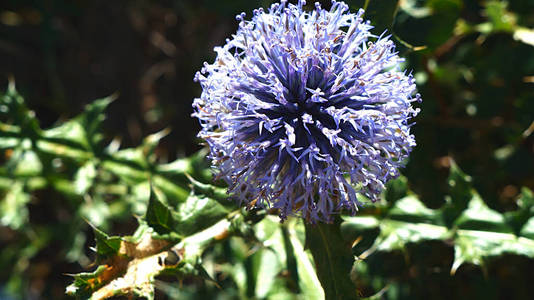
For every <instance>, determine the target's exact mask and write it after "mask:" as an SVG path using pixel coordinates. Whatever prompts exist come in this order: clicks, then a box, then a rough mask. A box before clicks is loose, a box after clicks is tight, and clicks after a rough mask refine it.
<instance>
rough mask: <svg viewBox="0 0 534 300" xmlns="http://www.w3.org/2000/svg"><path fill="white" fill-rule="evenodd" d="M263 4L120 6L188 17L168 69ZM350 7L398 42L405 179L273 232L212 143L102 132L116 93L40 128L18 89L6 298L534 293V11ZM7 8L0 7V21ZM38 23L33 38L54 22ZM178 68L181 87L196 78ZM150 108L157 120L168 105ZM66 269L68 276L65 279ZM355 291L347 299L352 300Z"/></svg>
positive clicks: (5, 129)
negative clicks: (417, 96) (406, 113)
mask: <svg viewBox="0 0 534 300" xmlns="http://www.w3.org/2000/svg"><path fill="white" fill-rule="evenodd" d="M22 2H24V3H26V4H27V5H28V6H29V7H30V6H31V5H33V4H29V2H25V1H22ZM53 2H54V3H55V4H56V6H57V4H58V3H60V2H61V3H63V1H53ZM245 2H246V3H245ZM260 2H261V3H259V2H253V1H238V2H236V3H232V4H230V3H229V2H228V3H226V2H224V3H223V2H222V1H213V0H204V1H200V3H201V4H203V5H204V6H202V5H198V3H195V4H188V3H187V1H185V2H184V1H178V2H176V3H175V4H173V5H175V6H174V7H172V8H169V7H166V5H168V4H164V3H163V2H160V1H152V2H150V1H139V2H135V5H134V4H128V5H125V6H128V9H130V10H131V11H132V15H131V16H130V15H128V16H130V17H131V18H132V20H133V19H135V18H137V17H138V16H137V14H140V15H142V14H143V13H145V12H144V11H147V12H151V13H154V12H158V11H165V13H166V14H165V17H164V18H163V17H161V18H152V17H150V18H147V20H148V19H165V22H167V21H168V22H170V23H172V20H173V17H176V18H177V20H179V22H178V23H179V24H181V22H182V21H183V22H189V23H185V24H188V25H187V26H191V28H189V27H187V28H188V30H187V32H194V33H195V34H192V35H187V36H186V37H184V39H187V43H183V44H184V45H183V46H180V47H178V48H179V49H180V51H177V53H178V54H177V55H182V54H181V53H182V52H183V53H184V54H183V55H185V58H187V59H184V58H183V57H182V58H180V57H177V58H176V59H177V60H180V64H181V63H182V62H181V61H187V64H190V65H191V66H193V65H200V63H201V62H200V61H198V62H197V61H195V62H190V61H189V56H191V55H192V54H194V55H193V56H194V59H196V60H205V59H207V58H206V56H207V55H211V54H208V52H207V51H211V47H207V48H209V49H207V50H206V49H204V48H206V41H207V40H209V39H211V38H213V37H212V36H209V37H208V36H207V33H205V32H204V33H203V32H202V30H204V31H207V32H212V31H213V28H212V27H213V24H215V23H214V22H219V23H216V24H217V26H219V25H221V26H220V30H221V31H223V30H226V31H227V32H231V30H234V29H233V28H226V27H228V25H227V24H226V23H224V22H221V20H220V19H217V17H221V16H222V18H224V20H226V19H228V20H231V18H232V17H233V15H235V14H237V13H240V12H241V11H246V12H247V13H248V12H250V10H251V9H253V8H256V7H258V6H260V5H261V6H264V7H265V6H266V5H268V3H267V2H269V1H260ZM347 2H348V4H349V5H350V6H351V9H353V10H355V9H358V8H359V7H365V8H366V14H365V16H364V17H365V18H368V19H370V20H372V22H373V25H374V26H376V31H375V33H376V34H380V33H382V32H383V31H384V30H387V33H386V34H392V35H393V37H394V39H396V42H397V44H398V45H399V51H400V52H401V55H402V56H404V57H406V59H407V60H406V64H407V66H408V67H407V68H408V69H413V70H414V75H415V79H416V81H417V84H418V87H419V91H420V93H421V94H422V98H423V103H422V104H421V109H422V112H421V114H420V115H419V116H418V118H417V120H416V121H417V123H418V125H417V126H414V133H415V135H416V137H417V141H418V146H417V147H416V148H415V150H414V152H413V153H412V154H411V157H410V162H409V163H408V165H407V168H406V169H405V170H404V171H403V176H401V177H399V178H397V179H396V180H393V181H390V182H389V183H388V186H387V189H386V191H385V192H384V197H383V200H382V201H379V202H378V203H366V206H365V207H364V208H362V210H361V211H360V212H359V213H358V214H357V215H355V216H345V215H344V216H341V218H342V219H343V222H342V223H341V225H340V231H338V228H335V227H329V226H327V225H318V226H315V227H314V226H309V227H308V228H306V226H304V224H302V222H301V221H300V220H297V219H294V218H290V219H289V220H287V221H286V222H285V223H283V224H280V222H279V220H278V219H277V218H276V217H274V216H272V215H270V211H257V210H246V209H244V208H239V207H237V205H236V204H235V203H234V202H233V201H231V200H229V199H228V197H229V196H228V195H227V193H226V188H225V187H224V184H221V183H220V182H213V181H212V176H211V171H210V170H209V168H208V164H207V162H206V159H205V156H206V154H207V152H206V151H205V150H201V151H199V152H198V153H196V154H194V155H192V156H190V157H185V158H179V159H176V160H173V161H165V160H164V159H163V158H162V157H163V155H161V151H160V150H161V149H162V148H163V146H162V145H160V141H161V140H162V139H164V138H165V137H166V136H167V135H168V134H172V133H170V130H167V129H165V130H162V131H160V132H157V133H155V134H152V135H149V136H147V137H145V138H144V139H143V141H142V142H141V143H140V144H139V145H138V146H136V147H124V146H121V145H120V142H118V139H113V140H110V139H109V136H106V135H105V134H104V130H103V127H106V126H107V125H106V126H104V119H105V111H106V109H108V108H109V107H110V106H113V105H116V104H117V103H113V100H114V99H115V96H111V97H107V98H103V99H99V100H96V101H94V102H93V103H91V104H89V105H87V106H86V107H85V109H84V110H83V111H82V112H81V113H80V114H79V115H78V116H75V117H73V118H70V119H68V120H66V121H58V122H57V123H56V124H55V125H53V126H51V127H50V128H49V127H48V126H41V124H46V122H40V121H39V120H43V119H41V118H37V116H36V115H35V113H34V112H33V111H32V110H31V109H30V108H29V107H28V106H27V105H26V103H25V101H24V99H23V97H22V96H21V95H20V94H19V92H18V91H17V90H16V89H15V85H14V83H13V81H12V82H10V83H9V85H8V87H7V90H6V91H5V92H4V93H2V94H0V162H1V164H0V268H2V270H3V271H2V272H0V298H3V296H4V295H3V292H4V291H5V292H6V293H7V294H8V295H9V296H11V297H15V298H21V299H24V298H29V297H34V296H35V295H30V294H29V293H33V291H34V289H37V290H40V291H45V292H42V293H43V295H40V297H41V298H50V299H60V298H62V297H64V295H63V293H64V287H65V286H67V285H68V284H69V283H70V285H69V286H68V288H67V292H68V294H69V295H75V296H77V297H78V298H80V299H90V298H92V299H104V298H106V297H111V296H118V295H120V294H127V295H136V297H141V298H147V299H152V298H165V297H167V298H169V299H199V298H201V299H323V298H325V297H327V298H328V299H335V298H336V297H338V298H339V296H338V295H339V294H342V295H343V298H347V297H349V296H355V297H357V296H366V297H370V299H383V298H386V299H413V298H425V299H436V298H438V299H441V298H444V297H446V298H451V299H455V298H474V299H477V298H484V299H495V298H517V299H527V298H529V297H531V287H530V281H528V280H530V277H531V276H530V275H529V274H532V268H533V267H534V259H533V258H534V250H533V249H534V195H533V193H532V191H531V189H532V187H533V182H534V181H533V179H534V173H533V169H532V168H531V167H530V166H531V165H534V159H533V158H534V156H533V155H532V149H533V148H532V145H533V143H532V137H533V135H532V133H533V131H534V127H533V126H534V123H532V116H533V115H534V106H533V105H532V103H534V102H533V101H532V100H533V98H532V92H531V89H532V82H533V79H532V74H534V73H533V72H534V56H533V53H534V52H533V51H532V45H534V40H533V38H532V37H533V29H532V27H533V24H534V23H533V22H532V21H533V18H532V11H534V10H533V9H534V7H533V6H532V4H529V3H528V1H493V0H492V1H478V2H476V1H475V2H472V1H471V2H470V1H459V0H429V1H419V0H404V1H379V0H366V1H363V0H362V1H353V2H350V1H347ZM80 3H81V2H80ZM26 4H21V5H23V6H24V10H26V6H25V5H26ZM80 5H81V4H80ZM107 5H115V4H113V2H109V4H107ZM121 5H123V4H121ZM152 5H154V6H155V7H157V9H153V7H152ZM308 5H309V6H310V7H312V6H313V3H309V4H308ZM134 6H135V7H134ZM197 6H198V7H197ZM145 7H149V8H152V9H144V8H145ZM142 10H144V11H143V13H140V12H139V11H142ZM39 11H40V10H39ZM9 13H12V12H10V11H8V13H6V11H4V10H2V11H1V14H0V21H1V22H2V25H0V26H4V25H5V24H7V23H5V22H6V20H8V19H6V18H8V17H9V16H10V14H9ZM21 15H22V14H21ZM29 15H30V14H28V16H29ZM199 16H200V19H202V20H203V21H206V24H207V25H206V26H207V27H205V28H204V29H202V27H195V26H200V25H199V24H201V23H203V22H198V19H199ZM206 16H209V17H206ZM144 17H146V16H144ZM24 18H27V16H26V15H24ZM47 18H48V17H47ZM208 19H213V20H214V21H211V23H210V22H208V21H209V20H208ZM47 20H48V21H47V22H48V23H47V24H49V25H46V24H45V25H43V29H45V30H43V32H47V29H46V28H47V27H46V26H49V27H51V25H50V24H56V23H57V22H51V21H52V19H47ZM143 20H145V19H143ZM187 20H189V21H187ZM191 20H193V21H191ZM217 20H218V21H217ZM143 22H144V21H143ZM143 22H141V23H139V24H145V23H143ZM225 22H226V21H225ZM228 22H230V21H228ZM58 24H62V26H69V22H59V23H58ZM88 24H92V23H90V22H89V23H88ZM136 24H137V23H136ZM147 24H148V23H147ZM158 24H159V23H158ZM193 24H194V25H193ZM145 25H146V24H145ZM145 25H143V26H145ZM62 26H59V27H62ZM143 26H141V27H143ZM146 26H150V24H149V25H146ZM154 26H156V27H157V30H156V31H157V32H160V30H162V29H161V28H162V27H161V26H160V25H157V24H156V25H154ZM225 26H226V27H225ZM22 27H24V26H22ZM2 28H4V27H2ZM24 28H26V27H24ZM143 28H144V27H143ZM147 28H148V27H147ZM184 28H186V27H184ZM230 29H231V30H230ZM39 30H41V29H39ZM48 30H51V29H50V28H49V29H48ZM154 30H155V29H154V28H151V29H150V30H147V32H156V31H154ZM195 30H196V31H195ZM182 31H184V30H176V32H182ZM6 32H9V30H7V29H6ZM66 32H67V31H66ZM69 32H70V31H69ZM73 32H75V31H73ZM151 34H152V33H151ZM21 36H24V35H21ZM73 36H75V35H73ZM126 36H127V35H126ZM62 38H65V36H62ZM167 38H168V39H169V41H166V42H169V43H170V42H172V41H173V40H172V38H171V37H170V36H167ZM114 39H117V40H118V41H120V44H122V43H123V42H124V39H120V37H118V36H114ZM6 40H7V42H6V43H5V45H8V46H9V45H11V44H10V43H12V44H14V45H17V43H14V42H13V40H10V38H9V36H7V37H6ZM43 40H45V38H43ZM58 40H61V39H58ZM66 40H67V39H66ZM149 40H150V41H151V42H150V43H152V42H153V41H154V40H155V39H154V38H153V36H152V35H151V36H150V39H149ZM16 41H18V35H17V40H15V42H16ZM51 43H52V42H51ZM150 43H147V44H150ZM2 44H3V45H4V43H2ZM190 45H193V46H192V47H194V49H193V50H192V49H188V48H187V47H190ZM47 47H49V46H47ZM8 48H9V47H8ZM97 48H101V47H100V45H98V47H97ZM47 49H48V50H47V51H50V53H51V52H54V51H55V50H53V51H51V50H52V48H47ZM57 52H58V53H62V52H61V51H57ZM147 52H151V51H147ZM152 52H154V53H158V55H159V53H160V52H159V51H152ZM197 52H198V53H200V54H197ZM72 56H75V55H72ZM80 56H83V55H80ZM157 59H158V60H159V59H160V57H159V56H158V57H157ZM16 62H17V66H18V64H19V63H20V60H18V59H17V60H16ZM129 63H130V62H129ZM46 64H47V65H53V63H50V62H49V61H48V62H47V63H46ZM191 66H188V68H192V67H191ZM194 68H195V70H196V69H197V67H194ZM187 72H191V70H189V69H187V71H186V72H185V73H186V75H184V76H185V78H192V77H193V76H192V74H190V75H188V74H189V73H187ZM51 73H53V72H52V71H51ZM177 73H178V74H181V73H183V70H180V71H179V72H177ZM52 75H53V74H52ZM108 75H109V74H108ZM113 75H115V74H113ZM39 76H43V77H47V76H48V74H47V75H43V74H39ZM17 77H18V76H17ZM106 78H107V77H106ZM181 79H183V78H180V81H181ZM76 80H78V79H76ZM136 80H137V78H136ZM187 80H189V79H187ZM187 80H186V81H187ZM161 81H163V79H162V80H161ZM88 84H89V83H88ZM180 84H181V85H180V87H179V92H180V94H179V96H180V98H179V99H180V101H183V102H187V103H190V100H188V99H192V98H193V97H196V96H198V91H197V90H195V88H197V87H196V85H195V88H188V86H187V84H186V83H183V82H180ZM182 84H183V86H182ZM192 84H194V83H191V85H192ZM171 85H172V86H175V85H176V81H175V80H174V81H171ZM21 86H22V85H21ZM184 87H185V88H184ZM25 88H28V89H30V90H29V91H23V94H25V95H28V94H29V95H33V97H31V98H37V96H39V97H40V96H41V95H40V93H41V89H40V88H36V87H34V86H25ZM112 88H113V87H112ZM155 90H157V89H155ZM193 92H194V93H195V94H194V95H193V94H192V93H193ZM164 95H166V98H170V99H167V100H165V101H169V102H171V103H175V102H178V101H175V100H176V99H175V97H168V95H167V94H165V93H164ZM28 98H30V97H28ZM161 98H162V99H163V98H165V97H161ZM162 99H160V101H164V100H162ZM30 100H32V101H37V102H32V107H35V108H36V109H37V111H39V110H43V109H42V107H39V105H38V103H39V102H38V101H42V103H45V105H44V106H46V107H47V109H50V110H58V111H57V113H63V114H65V112H64V111H63V112H61V111H59V108H58V104H57V103H56V102H55V101H57V100H58V99H50V98H47V97H44V96H43V100H40V99H30ZM128 100H131V99H128ZM69 101H75V100H74V99H72V100H69ZM42 103H41V105H40V106H43V104H42ZM68 103H69V104H67V106H68V105H70V103H71V102H68ZM35 104H37V105H35ZM155 105H156V108H154V109H153V110H154V111H156V110H157V109H160V110H163V109H162V108H161V107H157V105H160V104H155ZM167 105H169V103H167ZM173 105H174V104H173ZM170 107H175V106H172V105H171V106H170ZM186 107H190V105H189V104H187V105H186ZM132 110H133V109H132ZM132 110H130V111H129V113H131V111H132ZM170 110H176V111H183V109H170ZM45 113H46V110H45ZM110 114H112V113H111V112H110ZM186 114H189V112H187V113H186ZM147 115H148V114H147ZM39 116H41V113H39ZM169 116H171V117H172V116H174V117H176V118H177V119H178V118H183V119H185V118H188V116H185V115H184V116H178V117H177V116H175V115H173V114H171V113H170V114H169ZM167 118H170V117H167ZM45 119H46V118H45ZM164 120H165V119H164ZM166 120H168V119H166ZM165 122H166V121H162V123H163V125H164V126H168V123H165ZM40 123H41V124H40ZM160 128H161V127H160ZM178 129H179V128H174V129H173V130H174V132H175V131H177V130H178ZM191 136H192V135H191ZM180 143H184V142H183V141H182V140H180ZM185 143H190V144H191V143H192V141H186V142H185ZM126 144H131V142H130V143H128V142H127V143H126ZM167 146H168V145H165V147H167ZM180 147H181V144H180ZM184 147H185V146H184ZM170 149H172V147H170ZM191 149H192V148H191ZM453 157H454V160H452V158H453ZM456 162H457V163H456ZM460 166H461V168H460ZM462 169H463V170H465V172H464V171H462ZM468 174H469V175H468ZM529 187H530V188H529ZM362 201H363V202H365V201H366V200H365V199H362ZM134 228H137V229H136V230H135V232H134V233H133V234H131V235H130V233H131V232H132V231H133V230H132V229H134ZM108 233H109V234H108ZM93 238H94V241H93ZM351 245H352V249H351ZM91 246H94V248H91ZM321 247H323V248H324V249H323V250H324V251H323V250H321ZM89 250H94V251H93V252H90V251H89ZM350 250H352V254H353V255H354V256H352V255H351V253H350ZM353 258H355V260H356V261H355V263H354V265H353V266H351V264H352V263H351V262H352V260H353ZM43 261H44V262H43ZM93 261H96V265H94V263H93ZM58 265H59V267H57V266H58ZM332 268H333V269H332ZM350 268H352V270H351V269H350ZM316 270H318V272H316ZM85 271H87V272H85ZM349 271H350V276H349V275H348V273H349ZM66 272H69V273H76V272H78V274H75V275H72V276H73V278H67V277H66V276H63V275H61V274H63V273H66ZM529 276H530V277H529ZM43 278H46V281H44V279H43ZM48 278H50V279H48ZM134 279H135V280H134ZM68 280H70V281H71V282H69V283H67V281H68ZM58 282H59V283H58ZM353 282H354V283H355V286H356V288H357V291H356V292H355V293H354V294H350V293H348V292H347V293H346V294H344V293H345V292H346V291H351V290H353ZM58 285H59V286H60V287H61V288H60V290H59V292H58V291H54V290H53V287H54V286H58ZM43 286H44V287H43ZM30 287H31V288H30ZM340 290H341V292H339V291H340ZM162 294H164V295H162ZM158 296H159V297H158ZM69 298H72V297H69Z"/></svg>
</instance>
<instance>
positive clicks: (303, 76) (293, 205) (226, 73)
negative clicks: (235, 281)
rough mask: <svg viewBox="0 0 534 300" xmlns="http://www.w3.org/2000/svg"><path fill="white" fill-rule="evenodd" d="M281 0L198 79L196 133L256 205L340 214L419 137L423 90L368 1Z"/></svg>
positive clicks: (379, 185) (243, 26)
mask: <svg viewBox="0 0 534 300" xmlns="http://www.w3.org/2000/svg"><path fill="white" fill-rule="evenodd" d="M304 5H305V1H302V0H301V1H299V2H298V4H296V5H295V4H288V3H287V1H284V0H282V1H281V2H280V3H276V4H273V5H272V6H271V7H270V8H269V9H268V11H264V10H263V9H261V8H260V9H257V10H255V11H254V14H253V16H252V19H251V20H249V21H247V20H245V14H244V13H243V14H240V15H238V16H237V20H238V21H239V28H238V30H237V32H236V34H234V35H233V36H232V37H231V38H229V39H227V40H226V44H225V45H224V46H222V47H216V48H215V51H216V53H217V58H216V60H215V62H214V63H212V64H208V63H205V64H204V67H203V68H202V70H201V71H200V72H199V73H197V74H196V76H195V80H196V81H198V82H199V83H200V84H201V86H202V90H203V92H202V95H201V96H200V98H197V99H195V101H194V103H193V107H194V110H195V112H194V114H193V115H194V116H195V117H197V118H198V119H199V120H200V123H201V126H202V129H201V131H200V133H199V137H201V138H202V139H204V140H205V141H206V142H207V144H208V145H209V147H210V150H211V154H210V158H211V159H212V161H213V164H214V165H215V169H216V170H217V172H218V176H219V177H220V178H223V179H224V180H226V181H227V183H228V184H229V188H228V189H229V192H230V193H232V194H233V195H234V196H235V197H236V198H237V199H238V200H239V201H240V202H244V203H246V204H247V205H248V206H249V207H261V208H275V209H277V210H278V212H279V214H280V217H281V218H282V219H285V218H286V217H287V216H289V215H299V216H302V217H303V218H305V220H307V221H308V222H316V221H324V222H329V221H331V220H332V216H333V214H336V213H339V212H340V211H341V210H343V209H347V210H348V211H350V212H352V213H355V212H356V211H357V210H358V206H359V205H361V204H360V202H359V201H358V198H357V194H361V195H363V196H365V197H367V198H369V199H371V200H376V199H377V198H378V197H379V195H380V192H381V191H382V189H383V188H384V184H385V183H386V182H387V181H388V180H390V179H391V178H394V177H396V176H398V174H399V173H398V169H399V167H401V166H402V162H403V160H405V158H407V156H408V154H409V153H410V151H411V149H412V147H413V146H415V140H414V137H413V135H411V134H410V126H411V124H410V123H409V119H410V118H412V117H413V116H415V115H416V114H417V110H416V109H414V108H413V107H412V105H411V103H412V102H413V101H417V100H419V99H420V97H419V95H414V93H415V89H416V87H415V82H414V79H413V77H412V76H411V75H410V74H407V73H406V72H405V71H403V70H400V66H399V64H400V63H401V62H402V61H403V60H402V59H401V58H400V57H399V56H398V55H397V52H395V45H394V43H393V42H392V41H391V40H390V39H389V37H388V36H384V35H382V36H375V35H373V34H371V33H370V29H372V26H371V25H370V23H369V21H364V20H363V19H362V15H363V10H359V11H358V12H357V13H356V14H354V13H350V12H349V11H348V6H347V5H346V4H345V3H343V2H336V1H332V6H331V9H329V10H326V9H323V8H322V7H321V6H320V4H318V3H316V5H315V9H314V10H311V11H305V10H304V9H303V6H304Z"/></svg>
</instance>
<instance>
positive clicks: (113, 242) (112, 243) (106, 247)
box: [93, 227, 122, 260]
mask: <svg viewBox="0 0 534 300" xmlns="http://www.w3.org/2000/svg"><path fill="white" fill-rule="evenodd" d="M93 232H94V233H95V240H96V254H97V255H98V257H99V259H100V260H102V259H104V258H106V257H111V256H113V255H116V254H117V253H118V252H119V249H120V246H121V241H122V239H121V238H120V237H118V236H112V237H110V236H108V235H107V234H106V233H104V232H103V231H101V230H100V229H98V228H96V227H93Z"/></svg>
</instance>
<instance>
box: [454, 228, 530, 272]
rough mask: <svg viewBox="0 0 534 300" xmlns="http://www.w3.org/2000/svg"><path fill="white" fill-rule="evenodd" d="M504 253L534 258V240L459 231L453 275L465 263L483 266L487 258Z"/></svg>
mask: <svg viewBox="0 0 534 300" xmlns="http://www.w3.org/2000/svg"><path fill="white" fill-rule="evenodd" d="M504 253H511V254H517V255H525V256H528V257H534V240H531V239H527V238H523V237H517V236H516V235H513V234H509V233H499V232H490V231H476V230H458V231H457V233H456V237H455V239H454V263H453V265H452V268H451V273H452V274H454V273H455V272H456V270H457V269H458V268H459V267H460V266H461V265H462V264H463V263H465V262H468V263H472V264H475V265H480V266H483V263H484V260H485V259H486V258H488V257H492V256H498V255H502V254H504Z"/></svg>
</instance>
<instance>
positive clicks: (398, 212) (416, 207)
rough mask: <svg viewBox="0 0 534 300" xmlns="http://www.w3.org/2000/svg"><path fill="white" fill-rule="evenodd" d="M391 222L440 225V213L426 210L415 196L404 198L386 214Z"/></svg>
mask: <svg viewBox="0 0 534 300" xmlns="http://www.w3.org/2000/svg"><path fill="white" fill-rule="evenodd" d="M388 218H390V219H392V220H401V221H410V222H412V223H431V224H435V225H442V221H441V215H440V212H439V211H437V210H433V209H430V208H427V207H426V206H425V205H424V204H423V203H422V202H421V201H419V199H417V197H416V196H414V195H412V196H407V197H404V198H402V199H400V200H398V201H397V202H395V204H394V205H393V207H392V208H391V209H390V210H389V212H388Z"/></svg>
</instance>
